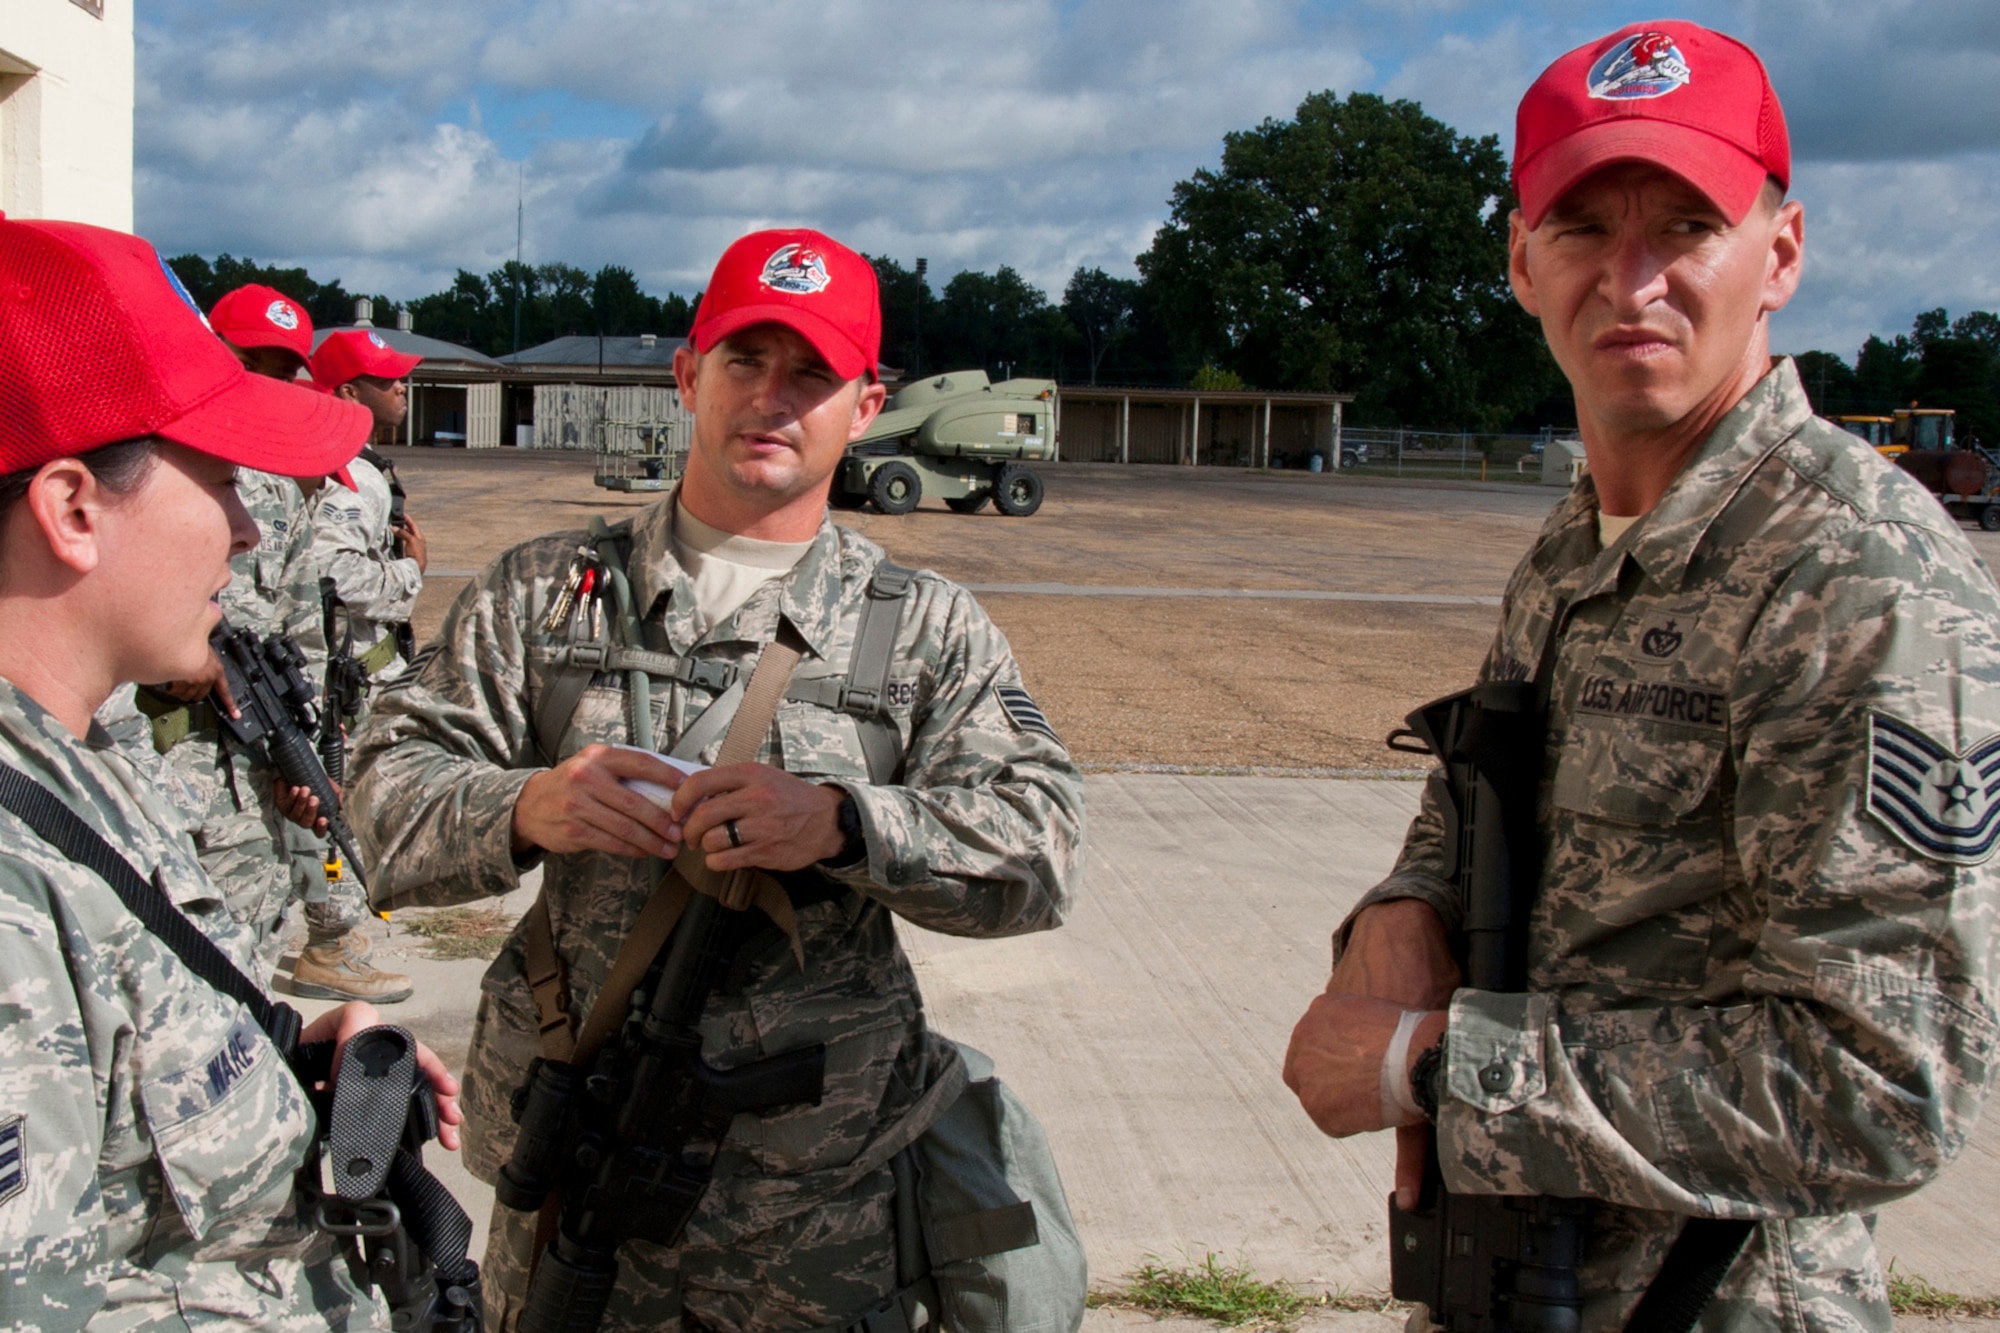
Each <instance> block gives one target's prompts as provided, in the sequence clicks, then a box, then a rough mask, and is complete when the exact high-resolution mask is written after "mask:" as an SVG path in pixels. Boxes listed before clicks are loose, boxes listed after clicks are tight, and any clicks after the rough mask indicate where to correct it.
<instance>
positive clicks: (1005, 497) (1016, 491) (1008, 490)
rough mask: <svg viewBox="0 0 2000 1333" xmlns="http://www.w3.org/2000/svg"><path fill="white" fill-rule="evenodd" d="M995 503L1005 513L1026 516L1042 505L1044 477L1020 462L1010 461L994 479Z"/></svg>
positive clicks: (1019, 516) (1017, 516) (1020, 516)
mask: <svg viewBox="0 0 2000 1333" xmlns="http://www.w3.org/2000/svg"><path fill="white" fill-rule="evenodd" d="M993 503H994V505H995V506H996V507H998V509H999V510H1000V512H1001V513H1003V514H1007V515H1009V516H1011V517H1013V518H1026V517H1027V516H1028V515H1030V514H1032V513H1034V512H1035V511H1036V510H1037V509H1040V508H1041V507H1042V479H1041V478H1040V477H1039V476H1037V475H1036V474H1035V473H1033V472H1030V471H1029V470H1028V469H1027V468H1024V467H1022V466H1021V465H1020V464H1019V463H1009V464H1007V466H1005V467H1003V468H1001V469H1000V475H999V476H997V477H995V478H994V479H993Z"/></svg>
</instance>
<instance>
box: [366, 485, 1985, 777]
mask: <svg viewBox="0 0 2000 1333" xmlns="http://www.w3.org/2000/svg"><path fill="white" fill-rule="evenodd" d="M393 453H394V454H395V456H396V461H397V465H398V468H399V470H400V471H401V474H402V476H403V479H404V482H405V484H406V485H407V486H408V488H409V491H410V507H411V510H412V512H413V513H415V514H416V515H417V516H418V519H419V521H420V522H421V523H422V524H423V525H424V528H425V530H426V532H427V534H428V535H429V537H430V541H431V569H432V574H431V577H430V578H429V580H428V581H427V583H426V586H425V589H424V593H423V597H422V599H421V600H420V601H419V603H418V606H417V616H416V623H417V632H418V636H419V637H420V638H422V637H424V636H426V635H428V634H429V633H430V632H431V631H433V630H434V629H435V628H436V627H437V624H438V622H439V620H440V618H441V617H442V615H443V613H444V609H445V607H446V605H447V604H448V603H449V601H450V599H451V598H452V597H453V596H454V595H456V594H457V592H458V590H459V589H460V588H461V587H463V586H464V584H465V581H466V578H467V577H468V576H469V575H471V574H472V573H473V572H474V571H476V570H477V569H478V568H479V567H480V566H482V565H484V564H485V563H486V562H487V561H488V560H490V559H492V558H493V557H494V556H495V555H497V554H499V553H500V552H501V551H502V550H504V549H506V548H507V547H508V546H510V545H512V544H513V543H515V542H517V541H521V540H523V539H525V538H527V537H531V536H534V535H536V534H538V533H542V532H546V531H551V530H554V529H557V528H564V527H581V526H583V524H584V523H585V522H587V520H588V519H589V517H590V515H592V514H596V513H601V514H604V515H606V516H607V517H610V518H612V519H614V520H615V519H616V518H618V517H621V516H623V515H624V514H627V513H630V512H634V511H637V510H639V509H642V508H644V507H645V506H646V505H648V504H650V503H652V502H653V498H654V497H650V496H641V495H631V494H623V493H617V492H612V491H605V490H600V489H598V488H597V487H596V486H594V485H593V484H592V482H591V462H590V458H589V457H588V456H587V455H551V454H536V453H526V454H517V453H515V452H513V451H512V450H502V451H498V452H493V453H488V452H485V451H481V452H479V453H466V452H462V451H450V450H432V449H413V450H395V451H393ZM1042 471H1043V472H1044V474H1045V477H1046V481H1047V500H1046V501H1045V502H1044V503H1043V505H1042V508H1041V511H1040V512H1039V513H1037V514H1035V515H1034V516H1033V517H1031V518H1026V519H1017V518H1006V517H1003V516H1001V515H999V514H996V513H994V512H993V511H992V510H990V509H989V510H988V511H987V512H985V513H982V514H974V515H964V514H954V513H951V512H950V511H948V510H947V509H945V508H944V506H943V505H942V504H940V503H938V502H936V501H926V502H924V504H923V505H922V506H921V507H920V508H918V509H917V510H915V511H914V512H912V513H909V514H906V515H903V516H901V517H889V516H886V515H882V514H877V513H874V512H872V511H862V512H854V513H841V514H837V515H836V519H837V521H839V522H841V523H843V524H846V525H847V526H850V527H852V528H854V529H856V530H857V531H859V532H861V533H862V534H864V535H865V536H867V537H869V538H871V539H873V540H874V541H877V542H879V543H881V545H882V546H883V547H884V548H885V549H886V550H887V551H888V553H889V555H890V556H891V558H893V559H895V560H897V561H898V562H900V563H902V564H906V565H913V566H922V567H928V568H932V569H936V570H937V571H939V572H940V573H943V574H945V575H948V576H949V577H951V578H954V579H958V580H959V581H961V582H964V583H968V584H971V585H973V586H974V587H975V588H978V589H982V590H981V591H980V594H979V597H980V601H981V603H982V604H984V605H985V607H986V608H987V610H988V612H989V613H991V615H992V616H993V619H994V620H995V621H996V622H997V623H998V624H999V625H1000V627H1001V628H1002V629H1003V630H1004V631H1005V632H1006V634H1007V637H1008V638H1009V640H1011V641H1012V643H1013V645H1014V650H1015V653H1016V655H1017V656H1018V657H1019V658H1020V660H1021V666H1022V671H1023V674H1024V675H1025V677H1026V680H1027V684H1028V687H1029V689H1030V690H1031V691H1033V693H1034V695H1035V697H1036V700H1037V701H1038V702H1039V703H1040V704H1041V705H1042V707H1043V708H1044V710H1045V711H1046V712H1047V713H1048V715H1049V718H1050V720H1051V721H1052V722H1054V723H1055V726H1056V729H1057V730H1058V731H1059V732H1061V733H1062V735H1063V738H1064V739H1065V740H1066V741H1067V742H1068V743H1069V745H1070V748H1071V750H1072V751H1073V752H1074V753H1075V755H1076V756H1077V758H1078V759H1079V760H1080V761H1082V762H1083V763H1084V764H1085V765H1087V766H1089V767H1092V768H1110V767H1125V766H1149V765H1161V766H1168V767H1174V768H1187V769H1196V770H1216V771H1245V770H1253V771H1254V770H1270V769H1277V770H1289V771H1301V770H1303V771H1325V770H1334V771H1345V770H1363V769H1406V768H1407V767H1408V766H1409V764H1410V762H1411V761H1410V760H1409V759H1407V758H1405V757H1403V756H1400V755H1397V754H1395V753H1394V752H1392V751H1390V750H1387V749H1385V748H1384V746H1383V744H1382V740H1383V737H1384V736H1386V735H1387V734H1388V732H1389V730H1390V729H1391V728H1392V727H1394V726H1396V725H1398V724H1399V722H1400V721H1401V719H1402V716H1403V714H1405V713H1407V712H1408V711H1409V710H1410V709H1411V708H1413V707H1415V706H1416V705H1418V704H1420V703H1422V702H1424V701H1425V700H1428V699H1431V698H1434V697H1436V696H1437V695H1440V694H1445V693H1448V692H1449V691H1451V690H1455V689H1459V688H1461V687H1462V686H1464V685H1465V684H1467V683H1469V682H1470V680H1471V677H1472V673H1473V671H1474V670H1475V669H1476V667H1477V665H1478V662H1479V659H1480V657H1481V655H1482V654H1483V653H1484V652H1485V649H1486V646H1487V643H1488V642H1489V640H1490V638H1491V636H1492V633H1493V626H1494V622H1495V617H1496V614H1497V613H1496V611H1495V609H1494V606H1493V605H1491V604H1485V605H1480V604H1474V605H1463V604H1459V605H1453V604H1448V603H1445V602H1442V601H1439V602H1425V601H1414V602H1383V601H1340V600H1302V599H1297V598H1296V597H1294V598H1293V599H1283V598H1271V597H1263V598H1260V597H1257V596H1255V595H1254V593H1255V592H1257V591H1263V592H1291V593H1294V594H1296V593H1297V592H1299V591H1301V590H1303V591H1307V592H1316V593H1343V594H1357V593H1358V594H1367V595H1372V596H1379V595H1382V594H1401V595H1406V596H1415V597H1419V598H1440V599H1444V598H1452V597H1461V598H1463V597H1472V598H1481V599H1497V598H1498V596H1499V594H1500V593H1501V592H1502V591H1503V589H1504V588H1505V585H1506V580H1507V575H1508V573H1509V572H1510V571H1511V570H1512V568H1513V566H1514V563H1515V562H1516V561H1517V560H1518V559H1519V558H1520V556H1521V554H1522V553H1523V552H1524V551H1525V550H1526V549H1527V548H1528V545H1529V544H1530V542H1532V541H1533V539H1534V535H1535V533H1536V531H1537V530H1539V528H1540V526H1541V523H1542V520H1543V519H1544V518H1545V517H1546V516H1547V514H1548V511H1549V509H1550V508H1551V506H1553V505H1554V503H1555V502H1556V500H1557V499H1558V498H1559V495H1560V493H1559V492H1557V491H1555V490H1553V489H1550V488H1545V487H1541V486H1530V485H1519V484H1512V483H1498V482H1495V483H1483V484H1482V483H1476V482H1398V481H1393V480H1387V479H1373V478H1369V479H1354V478H1350V477H1341V476H1338V475H1333V476H1325V475H1311V474H1306V473H1298V472H1249V471H1240V470H1236V469H1214V468H1181V467H1119V466H1116V465H1111V464H1056V465H1052V466H1048V467H1046V468H1044V469H1042ZM1967 531H1968V535H1969V536H1970V537H1971V538H1972V539H1973V543H1974V545H1975V546H1977V547H1979V548H1980V550H1981V554H1982V555H1984V556H1985V557H1986V559H1987V561H1988V562H1989V564H1990V563H1992V562H1993V561H1994V560H1995V559H1996V557H2000V534H1989V533H1982V532H1978V531H1976V530H1974V529H1971V528H1969V527H1968V529H1967ZM1022 584H1040V585H1059V586H1060V587H1063V588H1070V589H1074V588H1076V587H1079V586H1082V587H1093V588H1106V587H1110V588H1117V589H1120V590H1126V591H1129V590H1132V589H1150V588H1157V589H1161V590H1162V591H1163V592H1164V593H1166V594H1167V595H1161V596H1130V595H1119V596H1077V595H1054V594H1053V593H1051V592H1050V591H1047V590H1046V589H1044V590H1042V591H1038V592H1034V593H1026V592H1015V591H1000V590H998V587H999V586H1007V585H1015V586H1018V585H1022ZM996 585H997V586H996ZM1246 589H1247V590H1253V591H1252V595H1249V596H1235V595H1232V596H1218V595H1215V594H1216V593H1217V592H1218V591H1223V592H1227V591H1232V590H1246ZM1195 593H1201V594H1206V595H1191V594H1195Z"/></svg>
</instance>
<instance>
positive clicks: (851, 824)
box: [820, 787, 868, 870]
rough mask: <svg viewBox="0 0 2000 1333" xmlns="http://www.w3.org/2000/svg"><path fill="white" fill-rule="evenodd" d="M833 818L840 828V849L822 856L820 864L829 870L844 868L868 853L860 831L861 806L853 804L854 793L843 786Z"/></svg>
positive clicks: (866, 843)
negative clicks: (829, 854)
mask: <svg viewBox="0 0 2000 1333" xmlns="http://www.w3.org/2000/svg"><path fill="white" fill-rule="evenodd" d="M833 818H834V825H835V827H837V828H838V829H839V830H840V839H841V841H840V850H839V851H838V852H837V853H835V854H834V855H832V856H828V857H824V858H822V859H821V861H820V864H821V865H823V866H825V867H827V868H828V869H830V870H845V869H847V868H848V867H849V866H851V865H853V864H854V863H855V862H857V861H859V860H861V859H863V858H864V857H866V856H867V855H868V839H867V838H866V837H864V836H863V835H862V832H861V807H860V806H859V805H856V804H855V802H854V793H853V792H851V791H848V790H847V789H846V788H845V787H843V788H841V790H840V809H838V810H836V811H835V812H834V816H833Z"/></svg>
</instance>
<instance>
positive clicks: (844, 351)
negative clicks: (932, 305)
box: [688, 228, 882, 380]
mask: <svg viewBox="0 0 2000 1333" xmlns="http://www.w3.org/2000/svg"><path fill="white" fill-rule="evenodd" d="M752 324H783V325H784V326H785V327H786V328H788V329H791V330H792V331H793V332H795V333H797V334H798V335H799V336H800V337H801V338H804V339H805V340H806V341H807V342H809V343H811V344H812V345H813V348H814V350H816V351H818V353H819V354H820V355H821V356H823V357H825V358H826V363H827V364H828V365H829V366H832V367H833V373H834V374H836V375H838V376H840V377H841V378H842V379H844V380H851V379H853V378H855V377H856V376H858V375H863V374H866V375H867V376H869V377H870V378H871V379H872V378H873V377H874V375H875V362H876V358H877V357H878V356H879V355H880V353H881V350H882V303H881V300H880V298H879V297H878V296H877V295H876V287H875V269H874V266H873V265H871V264H870V263H869V262H868V261H867V260H865V259H863V258H862V257H861V256H860V255H858V254H856V253H854V251H852V250H850V249H848V248H847V247H846V246H844V245H842V244H841V243H840V242H839V241H836V240H834V239H833V238H832V237H831V236H828V235H826V234H824V233H823V232H817V231H810V230H806V229H803V228H793V229H789V230H784V231H753V232H751V233H750V234H749V235H748V236H745V237H743V238H742V239H741V240H739V241H737V242H736V243H735V244H733V245H731V246H730V247H729V248H728V249H727V250H724V251H723V252H722V258H721V259H719V260H717V261H716V263H715V275H714V276H713V277H711V278H710V279H709V280H708V290H707V291H705V292H703V293H702V297H701V307H700V308H699V309H698V310H696V311H695V315H694V328H693V329H691V330H690V331H689V333H688V339H689V341H691V342H692V343H693V344H694V350H695V351H697V352H706V351H707V350H708V349H709V348H711V347H713V346H715V344H716V343H718V342H720V341H722V340H723V339H724V338H727V337H728V336H729V335H730V334H732V333H735V332H737V331H738V330H739V329H747V328H749V327H750V326H751V325H752Z"/></svg>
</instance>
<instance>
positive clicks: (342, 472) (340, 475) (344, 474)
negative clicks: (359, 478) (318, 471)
mask: <svg viewBox="0 0 2000 1333" xmlns="http://www.w3.org/2000/svg"><path fill="white" fill-rule="evenodd" d="M331 476H332V477H333V479H334V480H335V481H337V482H339V483H340V484H341V485H343V486H345V487H346V488H347V489H348V490H350V491H359V490H360V489H361V488H360V487H359V486H357V485H355V484H354V474H353V473H352V472H350V471H348V468H347V464H345V463H342V464H341V465H340V466H339V467H337V468H335V469H334V470H333V472H332V473H331Z"/></svg>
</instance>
